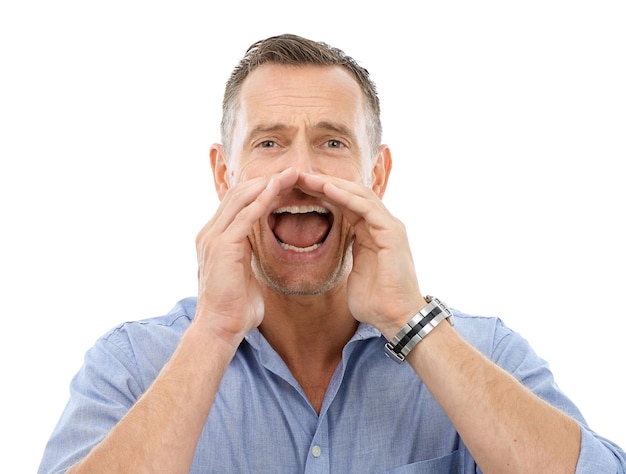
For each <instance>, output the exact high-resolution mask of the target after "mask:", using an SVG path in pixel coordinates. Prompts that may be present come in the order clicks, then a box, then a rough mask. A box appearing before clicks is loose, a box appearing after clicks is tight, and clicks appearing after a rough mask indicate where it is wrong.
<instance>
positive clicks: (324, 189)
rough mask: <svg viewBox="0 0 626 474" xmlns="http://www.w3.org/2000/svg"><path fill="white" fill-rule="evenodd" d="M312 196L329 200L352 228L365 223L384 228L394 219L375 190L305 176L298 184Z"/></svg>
mask: <svg viewBox="0 0 626 474" xmlns="http://www.w3.org/2000/svg"><path fill="white" fill-rule="evenodd" d="M298 183H299V185H300V186H301V188H302V189H303V190H304V191H305V192H307V193H310V194H313V195H315V196H317V197H321V198H323V199H326V200H328V201H329V202H330V203H332V204H334V205H336V206H337V207H339V208H340V209H341V210H342V212H343V214H344V216H345V218H346V219H347V220H348V222H350V224H352V225H355V224H356V223H357V222H358V221H360V220H361V219H365V220H366V221H367V222H368V223H369V224H371V225H375V226H376V225H383V223H384V222H385V221H386V220H388V219H389V218H390V217H392V216H391V214H390V213H389V211H388V210H387V208H386V207H385V206H384V204H383V203H382V201H381V200H380V198H379V197H378V196H376V194H375V193H374V192H373V190H372V189H371V188H369V187H367V186H364V185H362V184H360V183H355V182H353V181H348V180H345V179H341V178H337V177H333V176H325V175H313V174H305V173H301V175H300V179H299V181H298Z"/></svg>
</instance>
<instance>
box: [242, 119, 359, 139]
mask: <svg viewBox="0 0 626 474" xmlns="http://www.w3.org/2000/svg"><path fill="white" fill-rule="evenodd" d="M295 128H296V127H293V126H290V125H286V124H283V123H276V124H271V125H257V126H256V127H254V128H253V129H252V130H250V133H249V134H248V140H251V139H252V138H254V137H255V136H257V135H263V134H265V133H276V132H286V131H289V130H293V129H295ZM312 128H313V130H326V131H329V132H333V133H336V134H338V135H342V136H345V137H348V138H349V139H350V140H353V139H354V133H353V132H352V130H351V129H350V128H348V127H346V126H345V125H341V124H337V123H333V122H328V121H326V120H323V121H321V122H318V123H316V124H315V125H313V127H312Z"/></svg>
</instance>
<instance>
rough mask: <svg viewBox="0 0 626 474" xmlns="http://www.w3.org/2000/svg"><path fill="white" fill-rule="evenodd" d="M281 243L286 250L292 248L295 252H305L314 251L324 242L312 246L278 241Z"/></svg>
mask: <svg viewBox="0 0 626 474" xmlns="http://www.w3.org/2000/svg"><path fill="white" fill-rule="evenodd" d="M278 243H279V245H280V246H281V247H282V248H284V249H285V250H292V251H294V252H299V253H304V252H312V251H313V250H315V249H316V248H318V247H319V246H320V245H322V244H313V245H311V246H310V247H304V248H302V247H294V246H293V245H289V244H286V243H285V242H281V241H280V240H279V241H278Z"/></svg>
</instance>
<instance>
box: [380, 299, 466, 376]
mask: <svg viewBox="0 0 626 474" xmlns="http://www.w3.org/2000/svg"><path fill="white" fill-rule="evenodd" d="M424 300H426V303H427V304H426V306H424V307H423V308H422V309H421V310H420V311H419V312H418V313H417V314H416V315H415V316H413V317H412V318H411V320H410V321H409V322H408V323H406V324H405V325H404V326H403V327H402V329H400V331H399V332H398V334H396V335H395V336H394V338H393V339H392V340H391V341H389V342H387V344H385V354H386V355H387V357H389V358H390V359H391V360H393V361H394V362H397V363H398V364H401V363H402V362H404V360H405V359H406V357H407V355H409V352H411V350H412V349H413V348H414V347H415V346H416V345H417V344H418V343H419V342H420V341H421V340H422V339H424V338H425V337H426V335H427V334H428V333H429V332H430V331H432V330H433V329H435V327H437V326H438V325H439V323H441V322H442V321H444V320H446V319H447V320H448V321H449V322H450V324H451V325H453V326H454V316H453V315H452V311H450V308H448V306H447V305H446V304H445V303H444V302H443V301H441V300H440V299H438V298H435V297H433V296H426V297H425V298H424Z"/></svg>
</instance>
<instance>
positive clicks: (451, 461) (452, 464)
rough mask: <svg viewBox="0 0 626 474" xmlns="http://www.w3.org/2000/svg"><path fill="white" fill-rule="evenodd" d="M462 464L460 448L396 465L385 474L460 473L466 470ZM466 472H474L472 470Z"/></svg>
mask: <svg viewBox="0 0 626 474" xmlns="http://www.w3.org/2000/svg"><path fill="white" fill-rule="evenodd" d="M464 464H465V463H464V460H463V456H462V454H461V452H460V450H456V451H454V452H452V453H450V454H447V455H445V456H442V457H440V458H435V459H428V460H426V461H419V462H415V463H412V464H407V465H406V466H401V467H396V468H394V469H392V470H390V471H386V472H385V474H460V473H464V472H466V471H465V466H464ZM468 472H474V470H471V471H468Z"/></svg>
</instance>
